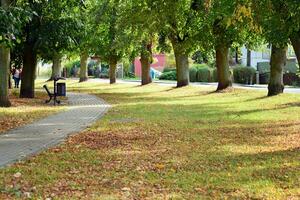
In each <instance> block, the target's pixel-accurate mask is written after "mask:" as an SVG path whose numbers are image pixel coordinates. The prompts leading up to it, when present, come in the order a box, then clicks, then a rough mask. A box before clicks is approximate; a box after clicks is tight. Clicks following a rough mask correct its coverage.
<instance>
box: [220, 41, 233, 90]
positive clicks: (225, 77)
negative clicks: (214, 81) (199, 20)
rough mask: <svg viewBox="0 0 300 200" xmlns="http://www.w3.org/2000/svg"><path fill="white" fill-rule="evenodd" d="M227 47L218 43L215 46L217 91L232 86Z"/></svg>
mask: <svg viewBox="0 0 300 200" xmlns="http://www.w3.org/2000/svg"><path fill="white" fill-rule="evenodd" d="M228 58H229V47H226V46H222V45H219V46H217V47H216V65H217V77H218V88H217V91H220V90H224V89H226V88H228V87H231V86H232V78H231V75H230V70H229V60H228Z"/></svg>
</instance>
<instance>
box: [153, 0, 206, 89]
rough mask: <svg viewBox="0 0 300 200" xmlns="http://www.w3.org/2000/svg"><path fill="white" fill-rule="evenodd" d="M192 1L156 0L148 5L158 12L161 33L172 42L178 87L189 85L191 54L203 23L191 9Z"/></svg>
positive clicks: (154, 11) (157, 17) (155, 12)
mask: <svg viewBox="0 0 300 200" xmlns="http://www.w3.org/2000/svg"><path fill="white" fill-rule="evenodd" d="M192 2H193V1H191V0H184V1H173V0H166V1H164V2H163V3H161V1H158V0H154V1H151V2H150V3H149V6H148V7H149V8H150V10H151V12H152V13H154V14H156V19H157V20H158V22H159V24H160V27H159V29H160V30H161V34H162V35H163V36H164V37H166V38H168V39H169V41H170V42H171V44H172V47H173V51H174V54H175V59H176V71H177V87H183V86H187V85H189V54H190V53H191V52H193V50H194V49H195V48H196V46H197V45H196V44H197V42H196V41H197V39H199V32H198V31H197V30H198V27H199V26H201V24H202V23H200V21H199V20H198V19H199V18H197V17H196V15H197V13H196V12H195V10H194V9H191V7H192ZM200 35H201V34H200Z"/></svg>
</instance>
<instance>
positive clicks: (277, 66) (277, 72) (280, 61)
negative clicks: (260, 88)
mask: <svg viewBox="0 0 300 200" xmlns="http://www.w3.org/2000/svg"><path fill="white" fill-rule="evenodd" d="M287 49H288V47H287V46H286V47H276V46H275V45H272V54H271V63H270V64H271V76H270V82H269V86H268V90H269V92H268V96H274V95H278V94H280V93H283V90H284V85H283V68H284V66H285V65H286V60H287V55H286V54H287Z"/></svg>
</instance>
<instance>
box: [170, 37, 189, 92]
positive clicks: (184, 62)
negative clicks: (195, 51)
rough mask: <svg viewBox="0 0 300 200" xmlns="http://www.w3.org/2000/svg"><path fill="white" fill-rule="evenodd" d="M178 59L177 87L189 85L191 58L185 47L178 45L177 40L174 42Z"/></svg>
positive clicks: (176, 58)
mask: <svg viewBox="0 0 300 200" xmlns="http://www.w3.org/2000/svg"><path fill="white" fill-rule="evenodd" d="M172 45H173V50H174V53H175V60H176V73H177V87H184V86H188V85H189V83H190V74H189V58H188V55H187V54H186V53H185V52H184V50H183V49H181V48H180V47H178V46H179V45H178V44H176V42H174V41H173V42H172Z"/></svg>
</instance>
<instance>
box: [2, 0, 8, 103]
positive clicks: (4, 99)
mask: <svg viewBox="0 0 300 200" xmlns="http://www.w3.org/2000/svg"><path fill="white" fill-rule="evenodd" d="M9 4H10V0H1V1H0V6H1V7H2V8H4V9H7V8H8V7H9ZM9 78H10V49H9V48H7V47H5V46H4V45H0V107H9V106H11V103H10V101H9V97H8V87H9Z"/></svg>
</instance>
